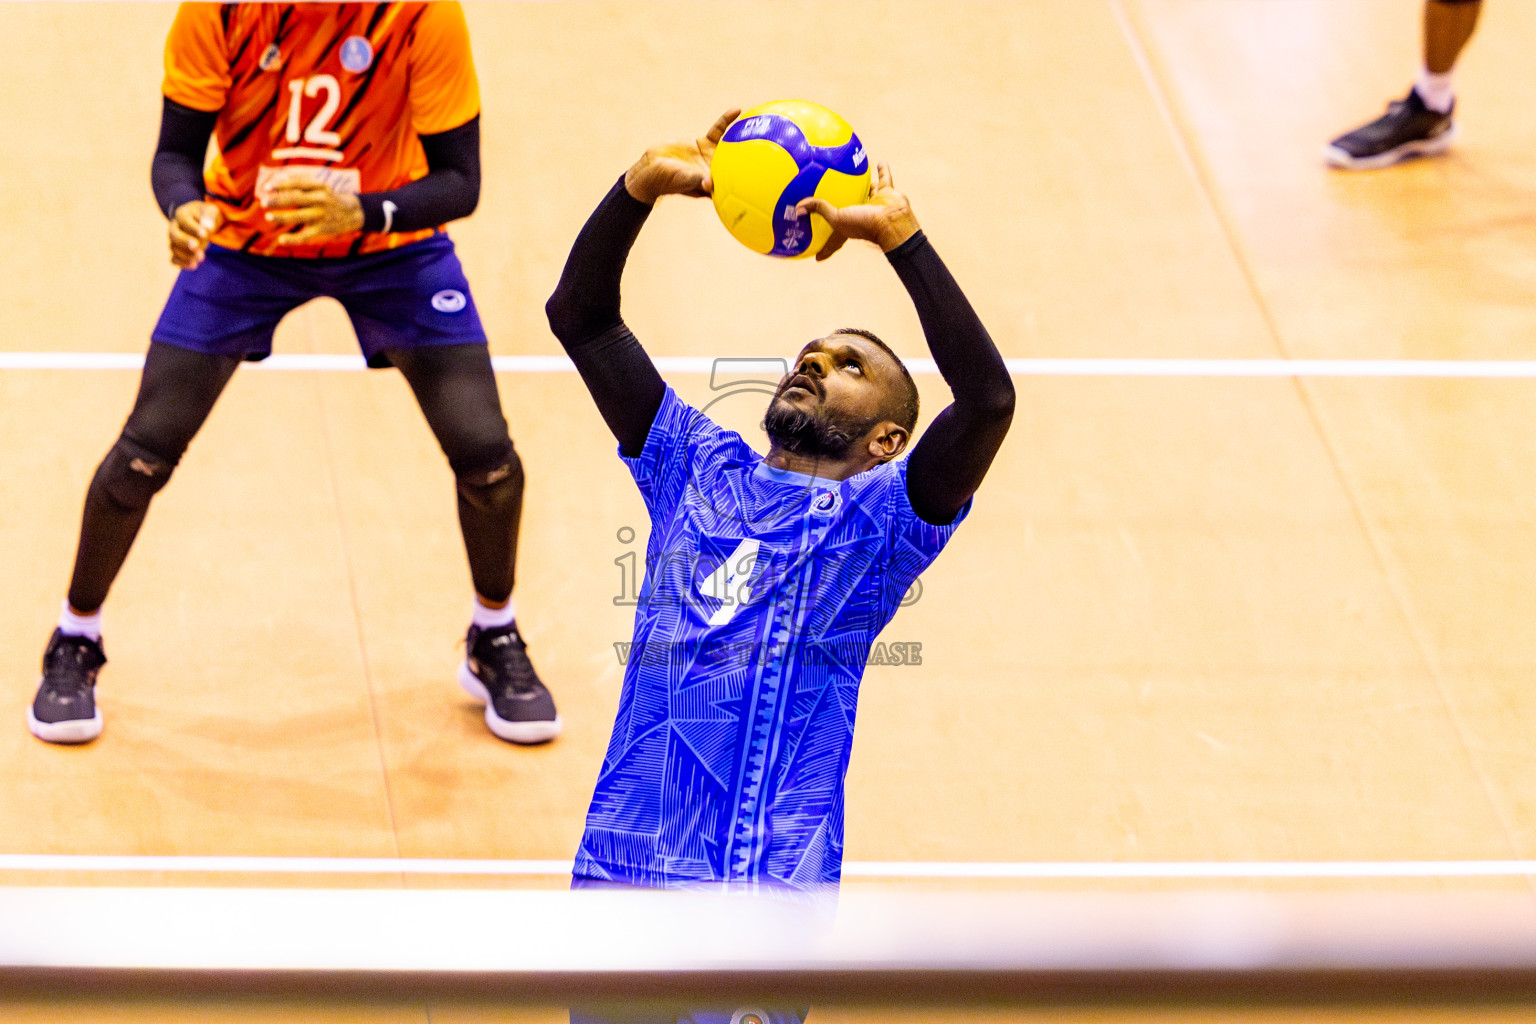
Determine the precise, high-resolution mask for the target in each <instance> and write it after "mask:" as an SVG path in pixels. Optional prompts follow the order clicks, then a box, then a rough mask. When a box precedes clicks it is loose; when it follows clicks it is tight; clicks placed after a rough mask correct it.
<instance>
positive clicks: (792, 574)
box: [575, 388, 970, 892]
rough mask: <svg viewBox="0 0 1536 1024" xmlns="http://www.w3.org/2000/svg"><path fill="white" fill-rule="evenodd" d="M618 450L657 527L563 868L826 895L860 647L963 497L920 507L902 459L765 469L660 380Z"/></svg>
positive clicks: (941, 539)
mask: <svg viewBox="0 0 1536 1024" xmlns="http://www.w3.org/2000/svg"><path fill="white" fill-rule="evenodd" d="M621 455H622V453H621ZM624 462H625V463H626V464H627V465H628V467H629V469H630V472H631V473H632V474H633V475H634V478H635V482H636V483H637V484H638V485H639V487H640V492H641V494H642V495H643V496H644V498H645V504H646V509H647V511H648V512H649V513H650V516H651V537H650V542H649V545H648V548H647V551H646V577H645V583H644V585H643V586H642V587H641V591H640V603H639V607H638V608H637V610H636V613H635V634H634V641H633V644H632V646H631V648H630V651H629V658H628V662H627V664H626V667H625V673H624V690H623V693H622V695H621V696H620V698H619V711H618V717H617V720H616V721H615V722H614V725H613V737H612V739H611V740H610V741H609V744H608V751H607V754H606V756H605V757H604V759H603V765H602V770H601V773H600V774H599V776H598V781H597V789H596V792H595V793H594V794H593V797H592V806H591V809H590V810H589V811H588V813H587V825H586V832H585V834H584V835H583V836H582V840H581V848H580V849H579V850H578V851H577V855H576V868H575V873H576V874H577V875H578V876H585V877H589V878H597V879H607V880H612V881H616V882H625V883H630V884H635V885H648V886H659V887H688V886H691V885H694V884H699V883H705V884H712V885H718V884H720V883H725V884H726V886H727V887H728V888H733V889H734V888H743V889H753V890H755V889H760V888H770V887H787V888H789V889H793V890H802V891H807V892H825V891H827V890H828V889H830V888H833V887H835V886H836V885H837V882H838V879H839V876H840V875H841V870H842V859H843V779H844V777H845V776H846V774H847V771H848V755H849V752H850V750H851V748H852V745H853V724H854V713H855V710H856V706H857V702H858V692H859V680H860V679H861V678H862V677H863V675H864V664H865V659H866V657H867V656H868V653H869V649H870V646H871V644H872V643H873V642H874V639H875V636H876V635H877V634H878V633H879V632H880V630H881V629H882V628H883V627H884V626H885V624H886V623H887V622H889V621H890V619H891V616H893V615H894V614H895V613H896V609H897V608H898V607H899V606H900V603H901V600H902V597H903V595H904V594H905V593H906V592H907V590H908V588H909V587H910V586H911V585H912V583H913V581H914V580H916V579H917V576H918V574H919V573H921V572H922V571H923V570H924V569H926V568H927V567H928V565H929V563H931V562H932V561H933V560H934V558H936V557H937V556H938V554H939V552H940V551H941V550H943V548H944V545H945V543H947V542H948V540H949V537H950V535H951V534H952V533H953V532H954V530H955V527H956V526H957V525H958V524H959V522H960V520H961V519H963V518H964V517H965V514H966V512H968V511H969V508H970V506H969V504H967V506H966V508H965V509H964V510H962V511H961V514H960V515H959V516H958V517H956V519H955V522H954V523H952V524H950V525H948V526H933V525H930V524H928V523H925V522H924V521H923V520H921V519H920V518H918V516H917V513H916V512H914V511H913V510H912V505H911V503H910V502H909V501H908V499H907V487H906V461H905V460H898V461H895V462H890V463H886V464H884V465H881V466H879V467H877V468H875V469H871V470H867V471H865V472H863V473H859V474H856V475H855V476H853V477H850V478H849V479H847V480H843V481H840V482H839V481H831V480H819V479H814V478H812V477H809V476H805V475H802V474H799V473H789V472H783V471H777V470H774V469H772V468H770V467H769V466H768V465H767V464H766V463H764V462H763V460H762V456H760V455H758V454H757V452H755V451H753V450H752V448H751V447H750V446H749V445H748V444H747V443H746V442H745V441H743V440H742V438H741V437H740V435H738V434H736V433H734V432H732V431H729V430H726V429H724V428H723V427H721V426H719V425H718V424H716V423H714V422H713V421H712V420H710V419H709V417H707V416H706V415H704V414H703V413H702V412H700V411H698V410H697V409H694V408H692V407H691V406H688V405H687V404H685V403H684V402H683V401H682V400H681V399H679V398H678V397H677V395H676V394H674V393H673V391H672V390H671V389H670V388H669V389H668V390H667V393H666V397H665V398H664V399H663V401H662V403H661V408H660V409H659V410H658V411H657V413H656V419H655V422H654V423H653V424H652V425H651V430H650V434H649V435H648V436H647V438H646V442H645V448H644V450H642V451H641V453H640V455H639V456H638V457H636V458H633V459H631V458H625V459H624Z"/></svg>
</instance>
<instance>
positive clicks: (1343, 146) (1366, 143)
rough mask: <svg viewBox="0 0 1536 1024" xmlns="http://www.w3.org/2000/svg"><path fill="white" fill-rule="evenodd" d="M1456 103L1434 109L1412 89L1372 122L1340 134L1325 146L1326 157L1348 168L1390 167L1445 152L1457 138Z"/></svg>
mask: <svg viewBox="0 0 1536 1024" xmlns="http://www.w3.org/2000/svg"><path fill="white" fill-rule="evenodd" d="M1455 111H1456V105H1455V104H1454V103H1453V104H1452V105H1451V109H1450V110H1448V111H1446V112H1445V113H1443V114H1442V113H1440V112H1439V111H1438V110H1430V109H1429V108H1428V107H1426V106H1425V105H1424V101H1423V100H1421V99H1420V98H1419V93H1418V90H1411V91H1410V92H1409V93H1408V96H1407V97H1406V98H1405V99H1401V100H1393V101H1392V102H1391V103H1390V104H1388V106H1387V112H1386V113H1385V114H1382V115H1381V116H1380V117H1378V118H1377V119H1376V120H1374V121H1372V122H1371V123H1370V124H1366V125H1361V126H1360V127H1359V128H1356V129H1355V130H1354V131H1352V132H1350V133H1349V134H1347V135H1340V136H1339V137H1338V138H1336V139H1334V140H1333V141H1332V142H1330V143H1328V145H1327V146H1326V147H1325V148H1324V149H1323V159H1325V160H1327V161H1328V162H1329V163H1330V164H1332V165H1333V166H1334V167H1341V168H1343V169H1344V170H1347V171H1368V170H1372V169H1374V168H1377V167H1387V166H1390V165H1391V164H1395V163H1397V162H1398V161H1399V160H1406V159H1408V158H1409V157H1411V156H1432V155H1433V154H1435V153H1443V152H1445V151H1446V149H1448V148H1449V147H1450V145H1451V140H1452V139H1454V138H1456V122H1455V121H1453V120H1452V119H1451V115H1452V114H1453V113H1455Z"/></svg>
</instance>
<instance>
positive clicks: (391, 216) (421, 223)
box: [357, 114, 480, 231]
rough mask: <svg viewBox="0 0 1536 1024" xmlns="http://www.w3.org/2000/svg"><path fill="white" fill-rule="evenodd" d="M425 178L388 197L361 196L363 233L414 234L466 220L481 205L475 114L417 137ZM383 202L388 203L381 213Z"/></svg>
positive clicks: (382, 194)
mask: <svg viewBox="0 0 1536 1024" xmlns="http://www.w3.org/2000/svg"><path fill="white" fill-rule="evenodd" d="M421 148H422V150H423V151H424V152H425V153H426V154H427V173H426V174H425V175H424V176H422V177H420V178H417V179H416V180H415V181H413V182H411V183H410V184H408V185H401V186H400V187H399V188H397V189H391V190H390V191H388V192H364V193H363V194H362V195H360V196H358V197H357V198H358V202H360V203H362V205H363V230H364V231H419V230H421V229H422V228H435V227H437V226H438V225H439V224H446V223H448V222H449V221H451V220H458V219H459V218H460V217H468V216H469V215H470V214H471V213H474V212H475V207H476V206H478V205H480V115H479V114H476V115H475V116H474V117H472V118H470V119H469V120H468V121H466V122H465V123H463V124H461V125H459V126H458V127H457V128H450V129H449V130H448V131H446V132H438V133H437V134H436V135H423V136H421ZM385 203H388V204H390V207H392V208H390V209H386V207H385V205H384V204H385Z"/></svg>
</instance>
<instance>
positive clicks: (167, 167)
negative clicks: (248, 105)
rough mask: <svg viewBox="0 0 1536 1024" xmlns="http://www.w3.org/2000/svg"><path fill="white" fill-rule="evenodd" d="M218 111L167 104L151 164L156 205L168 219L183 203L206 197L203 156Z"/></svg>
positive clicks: (164, 105)
mask: <svg viewBox="0 0 1536 1024" xmlns="http://www.w3.org/2000/svg"><path fill="white" fill-rule="evenodd" d="M218 118H219V115H218V112H217V111H202V110H193V109H192V108H191V107H185V106H182V105H181V104H180V103H177V102H176V101H175V100H171V99H167V100H165V101H164V103H163V105H162V107H161V112H160V139H159V141H158V142H157V143H156V144H155V157H154V160H153V161H151V163H150V168H149V183H150V187H151V188H152V189H154V193H155V203H156V205H157V206H159V207H160V212H161V213H163V214H165V216H166V217H167V218H170V217H173V216H175V213H176V208H177V207H178V206H180V205H182V204H183V203H194V202H199V201H201V200H202V198H203V157H204V156H206V155H207V153H208V140H209V138H211V137H212V135H213V126H214V124H215V123H216V122H217V121H218Z"/></svg>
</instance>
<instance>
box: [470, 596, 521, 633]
mask: <svg viewBox="0 0 1536 1024" xmlns="http://www.w3.org/2000/svg"><path fill="white" fill-rule="evenodd" d="M516 618H517V612H516V611H515V610H514V609H513V607H512V599H511V598H510V597H509V598H507V606H506V607H505V608H487V607H486V606H485V605H483V604H481V603H480V598H479V596H478V595H476V597H475V607H474V610H473V611H472V612H471V613H470V620H469V621H470V622H472V623H474V624H475V625H476V626H478V627H479V628H481V629H496V628H498V627H500V626H510V625H511V624H512V621H513V620H514V619H516Z"/></svg>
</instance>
